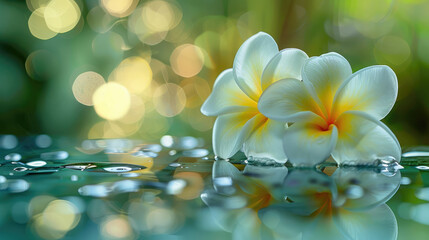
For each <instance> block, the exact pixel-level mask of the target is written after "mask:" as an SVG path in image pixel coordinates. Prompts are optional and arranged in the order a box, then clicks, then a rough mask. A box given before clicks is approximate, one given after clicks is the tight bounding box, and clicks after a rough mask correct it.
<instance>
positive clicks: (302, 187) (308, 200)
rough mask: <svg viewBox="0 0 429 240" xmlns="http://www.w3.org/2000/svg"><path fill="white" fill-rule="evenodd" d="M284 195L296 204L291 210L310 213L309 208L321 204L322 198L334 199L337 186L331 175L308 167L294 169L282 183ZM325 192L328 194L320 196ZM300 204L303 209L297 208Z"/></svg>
mask: <svg viewBox="0 0 429 240" xmlns="http://www.w3.org/2000/svg"><path fill="white" fill-rule="evenodd" d="M283 188H284V191H285V193H286V196H287V197H288V198H289V199H290V200H291V201H293V203H294V204H295V205H296V207H295V208H291V211H293V212H295V213H297V214H301V213H302V214H304V213H312V211H310V210H309V209H313V211H314V210H316V209H317V208H319V207H320V205H322V204H323V200H324V199H320V197H329V196H330V198H332V199H334V198H336V196H337V188H336V185H335V184H334V182H333V180H332V178H331V177H329V176H327V175H325V174H323V173H320V172H317V171H314V170H310V169H294V170H293V171H291V172H290V173H289V174H288V175H287V177H286V179H285V181H284V184H283ZM323 193H327V194H328V195H329V196H322V195H321V194H323ZM299 206H301V207H302V208H305V209H299V208H300V207H299Z"/></svg>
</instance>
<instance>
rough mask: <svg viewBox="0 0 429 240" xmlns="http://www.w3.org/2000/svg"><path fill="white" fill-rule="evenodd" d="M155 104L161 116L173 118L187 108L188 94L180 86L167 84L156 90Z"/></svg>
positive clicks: (154, 95)
mask: <svg viewBox="0 0 429 240" xmlns="http://www.w3.org/2000/svg"><path fill="white" fill-rule="evenodd" d="M153 102H154V105H155V109H156V111H157V112H158V113H159V114H161V115H162V116H166V117H173V116H176V115H177V114H179V113H180V112H181V111H182V110H183V109H184V108H185V104H186V94H185V91H183V89H182V88H181V87H180V86H179V85H177V84H174V83H166V84H163V85H161V86H159V87H158V88H157V89H156V90H155V92H154V94H153Z"/></svg>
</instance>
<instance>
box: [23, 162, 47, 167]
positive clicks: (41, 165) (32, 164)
mask: <svg viewBox="0 0 429 240" xmlns="http://www.w3.org/2000/svg"><path fill="white" fill-rule="evenodd" d="M45 165H46V162H45V161H31V162H28V163H27V166H30V167H43V166H45Z"/></svg>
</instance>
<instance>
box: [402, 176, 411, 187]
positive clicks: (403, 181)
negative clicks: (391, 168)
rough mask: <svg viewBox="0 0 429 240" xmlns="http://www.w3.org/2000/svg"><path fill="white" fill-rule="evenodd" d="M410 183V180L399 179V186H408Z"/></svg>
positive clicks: (406, 178) (405, 178)
mask: <svg viewBox="0 0 429 240" xmlns="http://www.w3.org/2000/svg"><path fill="white" fill-rule="evenodd" d="M410 183H411V179H410V178H408V177H402V178H401V185H409V184H410Z"/></svg>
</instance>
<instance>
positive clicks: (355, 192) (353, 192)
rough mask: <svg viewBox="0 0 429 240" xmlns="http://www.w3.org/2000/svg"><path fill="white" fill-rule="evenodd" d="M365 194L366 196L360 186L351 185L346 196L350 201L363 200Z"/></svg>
mask: <svg viewBox="0 0 429 240" xmlns="http://www.w3.org/2000/svg"><path fill="white" fill-rule="evenodd" d="M363 194H364V190H363V188H362V187H361V186H358V185H350V186H349V187H348V188H347V190H346V195H347V197H348V198H350V199H358V198H361V197H362V196H363Z"/></svg>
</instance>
